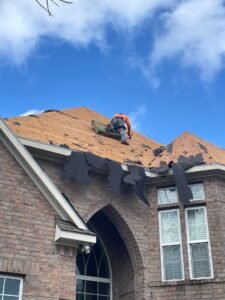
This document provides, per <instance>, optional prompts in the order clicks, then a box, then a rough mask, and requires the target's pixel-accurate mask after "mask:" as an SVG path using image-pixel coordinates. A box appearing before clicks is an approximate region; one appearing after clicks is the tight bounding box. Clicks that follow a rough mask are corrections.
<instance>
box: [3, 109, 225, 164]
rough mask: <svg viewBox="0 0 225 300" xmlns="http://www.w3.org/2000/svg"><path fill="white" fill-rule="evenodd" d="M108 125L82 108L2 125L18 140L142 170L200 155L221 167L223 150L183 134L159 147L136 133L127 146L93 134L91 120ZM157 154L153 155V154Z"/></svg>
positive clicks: (154, 142) (224, 152)
mask: <svg viewBox="0 0 225 300" xmlns="http://www.w3.org/2000/svg"><path fill="white" fill-rule="evenodd" d="M92 120H96V121H99V122H102V123H108V122H109V118H107V117H105V116H103V115H102V114H100V113H98V112H95V111H93V110H91V109H89V108H86V107H78V108H71V109H65V110H49V111H46V112H44V113H41V114H39V115H30V116H24V117H14V118H11V119H8V120H7V121H6V122H7V124H8V125H9V127H10V128H11V129H12V130H13V132H14V133H15V134H16V135H17V136H19V137H22V138H27V139H31V140H34V141H37V142H42V143H46V144H53V145H60V146H62V147H69V148H70V149H71V150H75V151H77V150H79V151H85V152H92V153H93V154H96V155H98V156H100V157H103V158H108V159H112V160H114V161H117V162H120V163H126V162H128V163H129V162H130V163H132V162H135V161H141V163H142V165H143V166H144V167H147V168H150V167H159V166H160V164H161V163H162V162H164V163H167V164H168V163H169V162H171V161H174V162H177V161H178V159H179V158H180V157H186V158H190V157H191V156H193V157H195V156H197V155H199V154H200V155H201V156H202V158H203V163H206V164H215V163H216V164H222V165H225V150H224V149H222V148H219V147H217V146H215V145H213V144H211V143H208V142H206V141H205V140H203V139H201V138H199V137H197V136H196V135H194V134H192V133H190V132H188V131H186V132H184V133H183V134H181V135H180V136H178V137H177V138H176V139H175V140H174V141H173V142H172V143H170V144H169V145H168V146H166V147H164V146H163V145H162V144H160V143H158V142H156V141H154V140H152V139H150V138H148V137H146V136H144V135H142V134H140V133H138V132H136V131H133V132H134V134H133V136H132V139H131V140H129V143H130V145H129V146H126V145H122V144H120V143H119V142H118V140H114V139H111V138H108V137H105V136H102V135H98V134H96V133H95V132H94V131H93V129H92V126H91V121H92ZM157 152H158V155H157V156H156V153H157Z"/></svg>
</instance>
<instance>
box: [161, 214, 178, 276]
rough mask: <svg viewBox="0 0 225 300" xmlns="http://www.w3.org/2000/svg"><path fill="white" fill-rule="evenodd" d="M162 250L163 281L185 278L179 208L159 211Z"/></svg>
mask: <svg viewBox="0 0 225 300" xmlns="http://www.w3.org/2000/svg"><path fill="white" fill-rule="evenodd" d="M159 224H160V248H161V249H160V250H161V251H160V252H161V270H162V279H163V281H167V280H182V279H183V258H182V245H181V233H180V218H179V210H177V209H176V210H167V211H161V212H159Z"/></svg>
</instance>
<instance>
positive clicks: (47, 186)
mask: <svg viewBox="0 0 225 300" xmlns="http://www.w3.org/2000/svg"><path fill="white" fill-rule="evenodd" d="M0 129H1V130H0V139H1V140H2V142H3V143H4V144H5V146H6V147H7V148H8V150H9V151H10V152H11V154H12V155H13V156H14V157H15V159H16V160H17V161H18V162H19V164H20V165H21V166H22V167H23V169H24V170H25V172H26V173H27V174H28V175H29V177H30V178H31V179H32V180H33V182H34V183H35V185H36V186H37V187H38V188H39V190H40V191H41V193H42V194H43V195H44V196H45V198H46V199H47V200H48V201H49V203H50V204H51V205H52V206H53V207H54V209H55V210H56V211H57V213H58V214H59V215H60V217H61V218H62V219H63V220H67V221H71V222H72V223H74V224H75V225H76V226H77V227H78V228H80V229H84V230H87V226H86V224H85V223H84V222H83V220H82V219H81V218H80V216H79V215H78V214H77V213H76V212H75V210H73V209H72V207H71V206H70V204H69V203H68V202H67V201H66V199H65V198H64V197H63V196H62V194H61V192H60V191H59V190H58V188H57V187H56V186H55V184H54V183H53V182H52V181H51V180H50V178H49V177H48V176H47V174H46V173H45V172H44V171H43V170H42V169H41V167H40V166H39V165H38V164H37V162H36V161H35V160H34V158H33V157H32V156H31V154H30V153H29V152H28V151H27V149H26V148H25V147H24V146H23V145H22V143H21V142H20V141H19V140H18V139H17V138H16V137H15V135H14V134H13V133H12V132H11V130H10V129H9V127H8V126H7V125H6V124H5V122H4V121H3V120H2V119H0Z"/></svg>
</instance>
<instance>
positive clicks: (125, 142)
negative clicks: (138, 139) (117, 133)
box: [121, 141, 130, 146]
mask: <svg viewBox="0 0 225 300" xmlns="http://www.w3.org/2000/svg"><path fill="white" fill-rule="evenodd" d="M121 144H123V145H128V146H129V145H130V144H129V143H128V142H127V141H123V142H121Z"/></svg>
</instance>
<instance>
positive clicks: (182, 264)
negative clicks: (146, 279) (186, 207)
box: [158, 209, 184, 282]
mask: <svg viewBox="0 0 225 300" xmlns="http://www.w3.org/2000/svg"><path fill="white" fill-rule="evenodd" d="M174 211H175V212H177V219H178V229H179V240H180V242H179V243H168V244H165V243H163V242H162V226H161V223H162V222H161V221H162V218H161V216H162V214H163V213H168V212H174ZM158 217H159V236H160V261H161V275H162V281H163V282H168V281H169V282H173V281H182V280H184V261H183V246H182V236H181V224H180V211H179V209H167V210H162V211H159V213H158ZM174 245H179V246H180V255H181V271H182V278H181V279H171V280H168V279H165V269H164V259H163V247H165V246H174Z"/></svg>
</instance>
